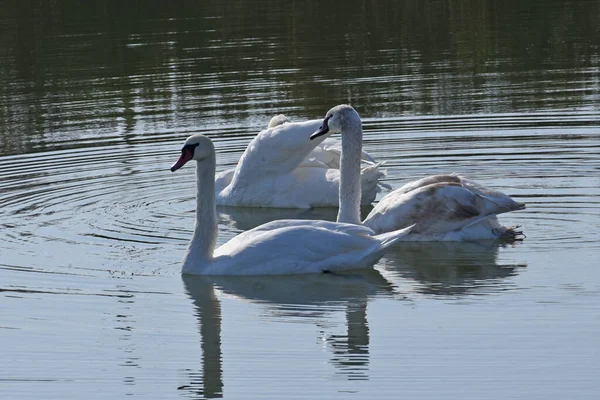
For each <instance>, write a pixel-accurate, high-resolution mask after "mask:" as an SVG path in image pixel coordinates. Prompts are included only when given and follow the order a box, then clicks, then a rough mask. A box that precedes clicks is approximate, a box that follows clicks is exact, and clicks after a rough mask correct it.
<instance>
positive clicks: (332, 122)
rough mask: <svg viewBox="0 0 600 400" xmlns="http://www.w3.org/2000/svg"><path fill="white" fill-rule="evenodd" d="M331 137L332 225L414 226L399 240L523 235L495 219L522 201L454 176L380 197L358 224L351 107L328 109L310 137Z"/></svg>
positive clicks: (356, 136) (357, 146) (356, 125)
mask: <svg viewBox="0 0 600 400" xmlns="http://www.w3.org/2000/svg"><path fill="white" fill-rule="evenodd" d="M332 133H341V134H342V156H341V167H340V171H341V180H340V194H339V197H340V208H339V211H338V218H337V221H338V222H346V223H352V224H362V225H364V226H366V227H368V228H371V229H372V230H373V231H374V232H375V233H378V234H380V233H383V232H389V231H393V230H397V229H401V228H404V227H407V226H410V225H413V224H415V227H414V228H413V229H412V231H411V233H410V235H407V236H406V238H405V240H439V241H464V240H478V239H513V240H515V239H519V238H521V237H522V236H523V233H522V232H521V231H518V230H517V228H518V226H515V227H505V226H503V225H501V224H500V223H499V221H498V218H497V215H498V214H501V213H505V212H509V211H514V210H522V209H525V203H520V202H517V201H514V200H513V199H511V198H510V197H509V196H508V195H506V194H504V193H502V192H499V191H496V190H492V189H490V188H487V187H485V186H482V185H480V184H477V183H475V182H473V181H470V180H468V179H466V178H464V177H462V176H460V175H455V174H451V175H432V176H428V177H425V178H423V179H419V180H416V181H412V182H409V183H407V184H406V185H404V186H402V187H401V188H399V189H396V190H394V191H392V192H390V193H388V194H387V195H386V196H385V197H383V198H382V199H381V201H379V203H377V204H376V205H375V207H374V208H373V209H372V210H371V212H370V213H369V214H368V215H367V217H366V218H365V220H364V221H362V222H361V220H360V209H359V199H358V198H357V196H356V193H357V191H356V188H355V186H357V185H359V184H360V182H359V176H358V174H359V168H360V152H361V149H362V134H363V132H362V123H361V119H360V116H359V115H358V113H357V112H356V110H354V108H352V107H351V106H349V105H345V104H342V105H338V106H336V107H333V108H332V109H331V110H329V111H328V112H327V114H326V116H325V119H324V120H323V122H322V124H321V126H320V128H319V129H317V131H316V132H315V133H313V135H311V137H310V138H311V139H315V138H318V137H320V136H321V135H325V134H332Z"/></svg>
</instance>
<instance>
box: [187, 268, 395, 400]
mask: <svg viewBox="0 0 600 400" xmlns="http://www.w3.org/2000/svg"><path fill="white" fill-rule="evenodd" d="M183 281H184V285H185V288H186V290H187V293H188V294H189V296H190V297H191V298H192V300H193V302H194V306H195V307H196V317H197V318H198V324H199V327H200V336H201V343H202V361H203V367H202V371H201V372H200V373H197V372H191V371H186V372H187V373H188V374H189V375H190V377H191V380H190V383H189V384H186V385H183V386H181V387H180V389H181V390H188V391H190V392H192V393H193V394H197V395H201V396H204V397H207V398H214V397H222V395H223V392H224V387H223V377H222V374H223V372H224V371H223V370H222V352H221V305H220V302H219V300H218V298H217V296H216V290H220V291H222V292H224V293H226V294H228V295H232V296H235V297H237V298H240V299H244V300H249V301H251V302H255V303H257V304H261V305H263V306H266V310H267V317H268V318H273V319H276V320H277V321H294V320H295V321H296V322H298V321H300V322H309V323H312V324H315V325H317V326H320V327H321V329H322V331H323V336H324V338H325V341H326V343H328V345H329V348H330V350H331V351H332V353H333V355H332V357H331V363H332V364H333V365H334V366H335V367H336V368H338V369H339V370H340V373H342V374H344V375H346V376H347V377H348V379H368V374H367V371H368V364H369V327H368V322H367V318H366V317H367V315H366V308H367V302H368V300H369V298H370V297H372V296H390V295H393V294H394V293H393V286H392V285H391V284H390V283H389V282H388V281H387V280H386V279H384V278H383V277H382V276H381V274H379V272H377V271H376V270H361V271H356V272H354V273H351V274H306V275H288V276H218V277H217V276H212V277H208V276H184V277H183ZM340 310H345V312H346V323H347V327H346V328H347V331H346V334H345V335H333V334H327V333H326V332H325V329H326V328H324V326H326V325H328V323H326V322H325V323H324V320H330V319H331V318H332V316H333V314H334V313H336V312H338V311H340ZM225 373H226V371H225Z"/></svg>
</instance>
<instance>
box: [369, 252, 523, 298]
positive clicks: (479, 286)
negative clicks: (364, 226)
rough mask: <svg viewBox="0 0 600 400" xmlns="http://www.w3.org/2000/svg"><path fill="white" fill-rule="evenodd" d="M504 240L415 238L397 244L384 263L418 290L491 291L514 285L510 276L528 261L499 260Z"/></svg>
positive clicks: (449, 292) (445, 292) (444, 292)
mask: <svg viewBox="0 0 600 400" xmlns="http://www.w3.org/2000/svg"><path fill="white" fill-rule="evenodd" d="M503 246H505V244H502V243H500V242H492V241H489V242H467V243H453V242H431V243H429V242H412V243H401V244H400V245H397V246H394V248H393V249H392V251H391V252H388V253H386V255H385V256H384V258H382V259H381V261H380V265H384V266H385V269H386V270H387V271H389V272H392V273H393V274H394V275H397V276H398V277H399V278H402V279H403V280H410V281H413V282H415V284H416V288H415V291H416V292H419V293H423V294H434V295H452V296H455V295H463V294H470V293H473V294H475V293H478V294H483V293H490V292H495V291H500V290H504V289H506V288H507V287H509V286H510V284H511V283H510V280H508V279H507V278H509V277H511V276H514V275H517V274H518V273H519V269H520V268H524V267H526V264H498V252H499V249H500V248H501V247H503Z"/></svg>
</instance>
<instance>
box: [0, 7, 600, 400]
mask: <svg viewBox="0 0 600 400" xmlns="http://www.w3.org/2000/svg"><path fill="white" fill-rule="evenodd" d="M209 3H210V4H209ZM281 3H282V2H274V1H268V0H260V1H253V2H244V1H241V0H226V1H221V2H199V3H193V2H175V4H170V3H167V2H159V1H128V2H67V1H57V2H46V1H41V0H39V1H29V2H20V3H19V2H8V4H5V5H3V6H1V7H0V27H1V29H0V55H1V56H0V70H1V72H2V73H1V74H0V354H1V355H2V362H1V363H0V397H2V398H5V399H38V398H40V397H44V398H60V399H81V398H86V399H107V398H111V399H118V398H125V397H126V396H136V397H140V398H145V399H151V398H156V399H158V398H161V399H164V398H169V399H172V398H191V399H201V398H215V397H224V398H227V399H257V398H262V399H292V398H314V399H318V398H327V399H334V398H337V399H348V398H355V399H366V398H373V399H384V398H390V399H398V398H406V399H435V398H451V399H456V398H460V399H509V398H514V399H524V398H526V399H545V400H546V399H595V398H596V397H597V394H598V392H599V391H600V381H599V380H598V377H599V376H600V345H599V344H598V337H599V334H600V270H599V265H598V264H599V260H600V240H599V239H598V238H599V237H600V57H599V54H600V28H599V27H600V4H599V3H598V2H596V1H554V0H552V1H541V0H538V1H534V0H520V1H504V2H497V3H496V2H480V1H456V0H453V1H432V0H424V1H419V2H416V1H415V2H409V1H406V2H392V1H389V2H386V1H381V2H380V1H377V2H376V1H348V2H346V3H344V4H345V5H344V6H343V7H340V6H339V5H334V4H333V3H331V2H329V3H328V2H321V1H308V2H285V4H281ZM326 3H327V4H326ZM340 103H351V104H353V105H354V107H355V108H356V109H357V110H358V112H359V113H360V114H361V116H362V118H363V124H364V130H365V137H364V148H365V149H366V150H367V151H369V152H370V153H371V154H372V155H373V156H374V157H375V158H376V159H378V160H385V161H386V167H387V179H386V182H387V183H389V184H390V185H391V186H392V187H394V188H396V187H399V186H401V185H402V184H403V183H404V182H407V181H408V180H409V179H414V178H418V177H422V176H425V175H428V174H435V173H442V172H458V173H461V174H463V175H465V176H467V177H470V178H472V179H475V180H477V181H479V182H481V183H484V184H486V185H488V186H490V187H493V188H497V189H500V190H502V191H505V192H506V193H508V194H510V195H512V196H513V197H514V198H515V199H516V200H518V201H524V202H526V203H527V205H528V208H527V209H526V210H524V211H519V212H514V213H510V214H507V215H503V216H502V217H501V220H502V222H503V223H504V224H506V225H522V227H523V230H524V232H525V234H526V235H527V237H526V239H525V240H524V241H523V242H520V243H516V244H499V243H462V244H457V243H455V244H450V243H429V244H414V243H413V244H403V245H398V246H396V247H394V249H393V250H392V251H391V252H390V253H389V254H387V255H386V256H385V257H384V258H382V259H381V260H380V262H378V263H377V264H376V266H375V270H370V271H357V272H356V273H352V274H350V275H348V276H342V277H340V276H331V275H308V276H283V277H266V278H265V277H244V278H241V277H227V278H203V277H183V278H182V276H181V274H180V265H181V264H180V263H181V259H182V257H183V253H184V250H185V248H186V245H187V241H188V240H189V238H190V236H191V233H192V229H193V220H194V206H195V203H194V195H195V191H194V186H195V181H194V179H195V175H194V168H192V167H191V166H187V167H186V168H184V169H182V170H181V171H178V172H177V173H176V174H172V173H171V172H170V171H169V167H170V165H171V164H172V163H173V162H174V161H175V160H176V159H177V157H178V155H179V151H180V148H181V144H182V143H183V141H184V140H185V138H186V137H187V136H189V135H190V134H192V133H203V134H206V135H209V136H210V137H211V138H213V140H214V141H215V144H216V148H217V152H218V153H217V163H218V167H217V169H218V171H221V170H223V169H226V168H231V167H232V166H234V165H235V164H236V162H237V160H238V159H239V157H240V155H241V153H242V152H243V150H244V148H245V146H246V145H247V143H248V142H249V141H250V140H251V138H252V137H253V136H254V135H255V134H256V133H257V132H258V131H260V130H261V129H262V128H264V127H266V125H267V123H268V121H269V119H270V118H271V117H272V116H273V115H275V114H278V113H282V112H283V113H285V114H286V115H288V116H289V117H290V118H291V119H293V120H304V119H309V118H310V119H313V118H321V117H322V116H324V114H325V112H326V111H327V110H328V109H329V108H331V107H332V106H334V105H336V104H340ZM383 194H385V193H383ZM364 211H365V212H366V211H368V210H364ZM335 215H336V210H335V209H323V210H311V211H306V210H254V209H250V210H248V209H239V210H236V209H219V221H220V224H219V228H220V234H219V243H223V242H225V241H226V240H227V239H229V238H231V237H233V236H234V235H236V234H237V233H239V232H241V231H243V230H246V229H249V228H251V227H253V226H256V225H257V224H259V223H262V222H266V221H269V220H272V219H276V218H283V217H295V218H325V219H334V218H335Z"/></svg>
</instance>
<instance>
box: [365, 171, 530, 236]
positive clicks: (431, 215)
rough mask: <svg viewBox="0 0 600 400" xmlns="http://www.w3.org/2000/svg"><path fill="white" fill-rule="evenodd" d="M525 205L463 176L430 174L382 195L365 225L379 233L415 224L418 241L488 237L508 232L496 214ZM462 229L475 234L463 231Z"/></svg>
mask: <svg viewBox="0 0 600 400" xmlns="http://www.w3.org/2000/svg"><path fill="white" fill-rule="evenodd" d="M524 208H525V204H523V203H520V202H516V201H514V200H513V199H512V198H510V196H508V195H506V194H504V193H502V192H499V191H495V190H492V189H489V188H487V187H485V186H482V185H479V184H476V183H475V182H472V181H469V180H467V179H465V178H463V177H461V176H458V175H432V176H428V177H426V178H423V179H419V180H417V181H413V182H409V183H408V184H406V185H404V186H403V187H401V188H399V189H397V190H394V191H393V192H392V193H389V194H388V195H386V196H385V197H384V198H383V199H381V201H380V202H379V203H378V204H377V205H376V206H375V207H374V208H373V210H372V211H371V212H370V213H369V215H368V216H367V218H366V219H365V221H364V224H365V225H366V226H368V227H370V228H371V229H373V230H374V231H375V232H378V233H381V232H388V231H390V230H395V229H400V228H402V227H405V226H409V225H412V224H416V227H415V229H414V232H415V233H417V234H419V235H421V239H426V238H427V237H429V238H431V239H433V240H465V238H468V239H469V240H472V239H477V236H480V238H481V239H492V238H498V237H502V236H503V235H506V234H507V233H509V232H510V230H511V228H505V227H502V226H501V225H499V224H498V223H497V218H496V217H495V216H496V215H497V214H501V213H505V212H509V211H514V210H521V209H524ZM486 219H489V221H486V222H485V223H484V222H483V221H484V220H486ZM465 229H470V230H472V231H473V232H469V233H465V232H461V231H464V230H465ZM484 232H487V233H486V234H484ZM513 232H514V233H518V232H516V231H513Z"/></svg>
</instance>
